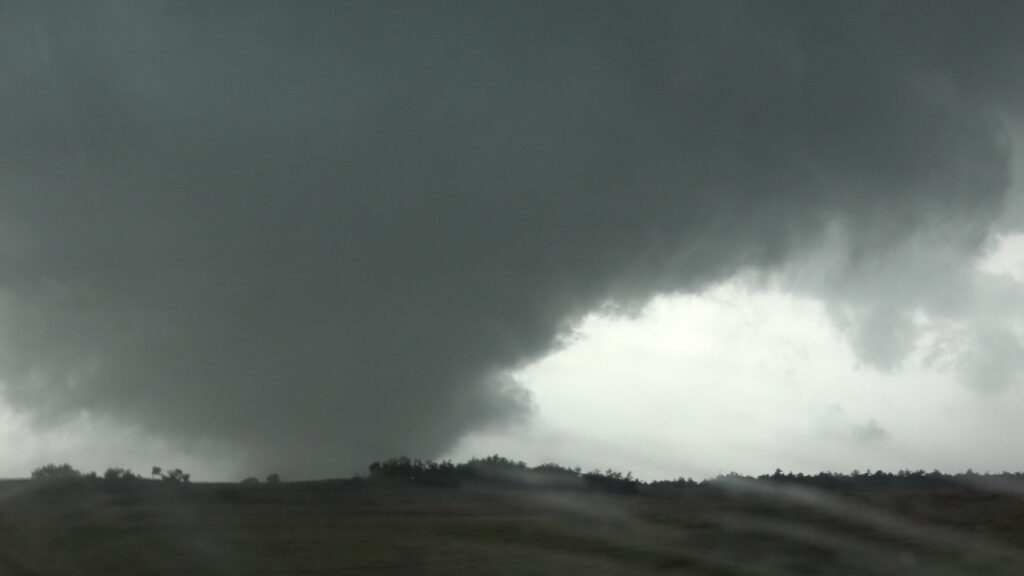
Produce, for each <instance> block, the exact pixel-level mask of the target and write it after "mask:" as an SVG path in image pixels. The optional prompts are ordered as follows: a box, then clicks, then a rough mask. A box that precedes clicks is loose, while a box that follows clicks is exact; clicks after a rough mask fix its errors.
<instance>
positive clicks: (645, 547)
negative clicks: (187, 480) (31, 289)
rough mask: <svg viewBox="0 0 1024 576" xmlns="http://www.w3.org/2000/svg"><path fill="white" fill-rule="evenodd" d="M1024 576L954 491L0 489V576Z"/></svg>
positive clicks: (988, 520) (973, 496) (1002, 540)
mask: <svg viewBox="0 0 1024 576" xmlns="http://www.w3.org/2000/svg"><path fill="white" fill-rule="evenodd" d="M365 573H370V574H480V573H487V574H646V573H659V574H666V573H678V574H707V575H728V574H737V575H739V574H840V575H842V574H850V575H855V574H856V575H863V574H928V575H942V574H983V575H988V574H995V575H1002V574H1006V575H1020V574H1024V500H1021V499H1018V498H1015V497H1012V496H1008V495H997V494H991V493H985V492H979V491H971V490H967V489H952V490H941V491H928V492H925V491H918V492H906V491H874V492H872V491H859V492H856V493H852V494H849V493H847V494H843V493H836V492H807V491H796V490H775V489H766V488H764V487H763V486H761V487H757V488H755V489H754V490H748V489H745V488H743V487H742V486H737V487H736V488H735V489H712V488H706V487H698V488H681V489H680V488H657V489H655V488H651V487H642V488H641V492H640V494H637V495H608V494H599V493H591V492H580V491H555V490H539V489H503V490H495V489H484V488H476V489H474V488H467V487H463V488H459V489H456V488H429V487H414V486H398V485H388V484H373V483H371V484H359V483H345V482H324V483H285V484H276V485H269V484H260V485H252V486H248V485H247V486H242V485H230V484H196V485H168V484H166V483H161V482H156V481H139V482H136V483H134V484H132V485H130V486H122V487H116V486H109V485H105V484H103V483H96V482H93V483H89V482H78V483H72V484H65V485H49V486H45V485H44V486H39V485H34V484H31V483H29V482H24V481H9V482H5V483H2V484H0V574H46V575H50V574H53V575H61V574H97V575H99V574H104V575H106V574H133V575H146V574H168V575H171V574H173V575H176V576H179V575H187V574H196V575H198V574H365Z"/></svg>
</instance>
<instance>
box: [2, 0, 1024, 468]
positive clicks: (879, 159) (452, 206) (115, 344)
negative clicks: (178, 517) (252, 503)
mask: <svg viewBox="0 0 1024 576" xmlns="http://www.w3.org/2000/svg"><path fill="white" fill-rule="evenodd" d="M1021 11H1022V8H1021V6H1020V5H1017V4H1010V3H992V4H986V5H984V6H981V7H978V6H975V5H974V4H973V3H963V4H936V3H923V4H912V3H905V4H899V5H898V6H895V7H893V6H890V5H888V4H885V3H879V4H862V3H849V4H844V5H841V6H835V5H831V4H830V5H828V6H824V5H819V4H818V3H806V4H770V5H769V4H761V3H750V4H734V3H695V4H689V3H675V2H673V3H645V4H640V5H637V4H634V3H620V4H613V3H597V2H582V3H573V4H559V3H547V2H544V3H535V4H534V3H487V2H467V3H456V4H453V3H389V2H365V3H341V2H324V3H259V4H252V3H239V4H227V3H217V4H212V5H208V4H205V3H149V2H124V3H99V4H91V3H90V4H88V5H86V4H85V3H71V2H68V3H57V4H41V3H25V4H19V5H6V6H5V7H3V8H0V70H3V71H4V72H3V74H4V76H3V80H2V82H3V89H2V91H0V110H2V112H0V115H2V116H0V120H2V126H3V129H2V131H0V202H2V210H0V242H2V244H0V250H2V252H0V298H2V300H0V379H2V380H3V381H4V382H5V384H6V387H5V391H4V394H5V397H6V398H7V399H8V400H9V401H10V402H12V403H13V404H14V405H16V406H17V407H19V408H21V409H23V410H26V411H28V412H29V413H31V414H33V415H35V416H36V417H37V418H38V420H39V421H40V422H44V423H45V422H53V421H59V420H61V419H64V418H67V417H69V416H71V415H73V414H75V413H77V412H79V411H82V410H88V411H92V412H97V413H102V414H107V415H113V416H115V417H117V418H121V419H123V420H124V421H126V422H129V423H134V424H142V425H144V426H146V427H147V428H148V429H149V430H151V431H153V432H155V433H157V434H159V435H162V436H164V437H168V438H172V439H175V438H177V439H183V440H185V441H187V440H189V439H196V438H203V439H211V438H212V439H217V440H221V441H224V442H226V443H228V444H229V445H231V446H234V447H236V448H237V449H239V450H241V451H245V452H248V453H251V454H252V457H253V458H254V459H255V460H257V461H260V462H264V463H268V465H273V466H276V467H278V468H279V469H280V470H281V471H282V472H287V473H288V474H289V476H290V477H295V476H296V475H302V474H327V473H337V472H349V471H352V470H354V469H356V468H359V467H361V466H363V465H364V464H365V463H366V462H367V461H369V460H371V459H373V458H379V457H382V456H389V455H395V454H400V453H409V454H414V455H424V456H432V455H436V454H437V453H439V452H440V451H442V450H444V449H445V448H446V447H447V446H448V445H449V444H450V443H451V442H452V441H453V440H454V439H456V438H458V437H459V436H460V435H461V434H463V433H465V432H466V431H467V430H471V429H473V428H475V427H479V426H484V425H487V424H489V423H493V422H501V421H504V420H507V419H509V418H516V417H519V416H521V415H523V414H524V413H525V412H526V411H527V410H528V407H529V399H528V398H527V397H526V396H525V395H524V392H523V391H522V390H520V389H518V388H517V387H516V386H515V384H514V383H513V382H509V381H507V379H505V378H504V377H503V376H502V371H503V370H504V369H507V368H509V367H513V366H516V365H519V364H521V363H523V362H525V361H527V360H529V359H532V358H536V357H537V356H538V355H540V354H542V353H544V352H545V351H547V350H549V349H550V347H551V346H552V345H553V343H554V342H555V341H556V337H557V335H558V334H559V332H560V330H561V329H563V328H564V327H566V325H567V323H568V322H571V321H572V319H574V318H577V317H579V315H581V314H583V313H585V312H586V311H588V310H590V309H593V308H594V307H595V306H598V305H600V304H603V303H607V302H619V303H623V304H631V303H637V302H643V301H644V300H645V299H646V298H648V297H650V296H651V295H652V294H654V293H656V292H659V291H665V290H689V289H696V288H699V287H700V286H702V285H705V284H707V283H708V282H712V281H714V280H717V279H721V278H723V277H726V276H728V275H730V274H732V273H733V272H735V271H736V270H737V269H739V268H741V267H755V268H759V269H772V268H773V267H776V266H778V265H780V264H782V263H784V262H786V261H787V260H788V259H790V258H792V257H795V256H797V255H800V254H803V253H805V252H807V251H808V250H810V249H811V248H813V247H814V246H815V245H816V243H818V242H819V241H820V239H821V238H822V235H823V233H824V231H825V230H826V228H827V227H828V226H830V225H834V224H835V223H840V225H841V226H842V227H843V229H844V230H848V231H849V233H848V238H847V240H848V243H847V244H846V245H845V246H846V250H847V254H848V258H849V269H850V270H854V269H856V268H857V266H861V265H863V263H864V262H866V261H871V260H872V259H873V258H874V257H875V256H876V255H878V254H884V253H886V252H887V251H888V250H890V249H892V248H893V247H894V246H900V245H903V244H905V243H906V242H908V241H909V239H911V238H912V237H915V235H916V234H917V233H918V232H919V231H921V230H925V229H942V230H948V231H951V232H950V233H949V234H944V235H943V238H944V242H945V243H946V244H948V245H950V246H954V247H958V248H959V249H962V250H963V251H965V252H970V251H971V250H973V249H974V248H976V246H977V245H978V244H979V243H980V242H981V241H982V239H983V238H984V236H985V233H986V231H987V227H988V225H989V223H990V222H991V221H992V219H993V218H995V217H996V216H997V215H998V213H999V210H1000V208H1001V206H1002V204H1003V201H1004V196H1005V189H1006V185H1007V178H1008V174H1009V152H1010V150H1009V146H1008V144H1007V142H1008V140H1007V137H1006V132H1005V128H1004V122H1005V119H1006V118H1007V117H1009V116H1013V115H1016V114H1017V113H1018V112H1019V110H1018V109H1017V108H1015V107H1016V106H1019V102H1020V101H1021V100H1020V96H1021V92H1022V83H1021V82H1022V78H1024V74H1022V73H1021V71H1024V62H1022V61H1021V60H1022V55H1024V54H1022V52H1021V51H1020V50H1017V49H1016V45H1015V42H1016V39H1017V38H1019V32H1021V30H1019V28H1020V27H1021V26H1020V25H1021V23H1024V15H1022V13H1021ZM897 304H899V302H897ZM879 321H880V322H881V320H879ZM882 361H888V359H886V358H882Z"/></svg>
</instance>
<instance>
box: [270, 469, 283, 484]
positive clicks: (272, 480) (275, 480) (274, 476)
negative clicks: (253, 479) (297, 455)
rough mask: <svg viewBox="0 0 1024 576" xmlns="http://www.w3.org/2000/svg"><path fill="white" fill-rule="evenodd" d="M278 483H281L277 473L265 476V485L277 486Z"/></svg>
mask: <svg viewBox="0 0 1024 576" xmlns="http://www.w3.org/2000/svg"><path fill="white" fill-rule="evenodd" d="M280 481H281V476H280V475H279V474H278V473H277V472H274V473H273V474H268V475H267V483H268V484H277V483H278V482H280Z"/></svg>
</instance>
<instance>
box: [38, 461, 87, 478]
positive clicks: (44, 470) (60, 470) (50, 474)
mask: <svg viewBox="0 0 1024 576" xmlns="http://www.w3.org/2000/svg"><path fill="white" fill-rule="evenodd" d="M81 477H82V473H81V472H79V471H78V470H75V469H74V468H72V467H71V465H70V464H60V465H57V464H46V465H44V466H40V467H39V468H36V469H35V470H33V471H32V479H33V480H45V481H54V480H75V479H78V478H81Z"/></svg>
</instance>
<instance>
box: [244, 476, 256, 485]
mask: <svg viewBox="0 0 1024 576" xmlns="http://www.w3.org/2000/svg"><path fill="white" fill-rule="evenodd" d="M259 483H260V479H259V478H257V477H255V476H249V477H248V478H246V479H245V480H242V484H259Z"/></svg>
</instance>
